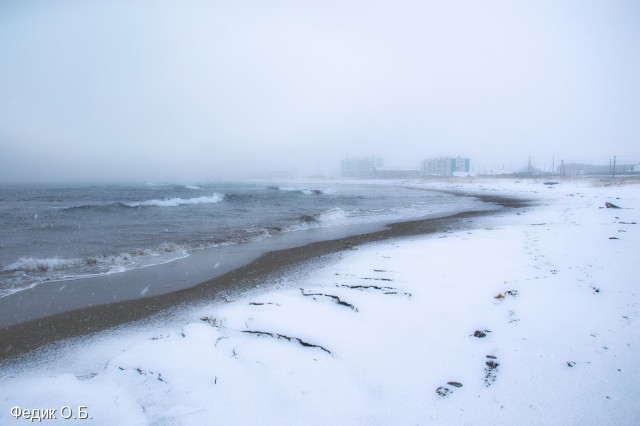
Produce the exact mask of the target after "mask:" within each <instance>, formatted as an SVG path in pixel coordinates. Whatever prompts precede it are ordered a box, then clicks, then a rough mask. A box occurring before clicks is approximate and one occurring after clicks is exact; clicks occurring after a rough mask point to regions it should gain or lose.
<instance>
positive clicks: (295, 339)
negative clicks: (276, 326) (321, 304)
mask: <svg viewBox="0 0 640 426" xmlns="http://www.w3.org/2000/svg"><path fill="white" fill-rule="evenodd" d="M242 332H243V333H249V334H255V335H258V336H267V337H272V338H274V339H284V340H287V341H289V342H296V343H298V344H299V345H302V346H304V347H305V348H318V349H322V350H323V351H325V352H326V353H328V354H330V355H331V351H330V350H329V349H327V348H325V347H323V346H320V345H314V344H313V343H309V342H305V341H304V340H302V339H300V338H298V337H291V336H285V335H284V334H278V333H269V332H268V331H257V330H242Z"/></svg>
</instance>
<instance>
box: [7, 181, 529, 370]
mask: <svg viewBox="0 0 640 426" xmlns="http://www.w3.org/2000/svg"><path fill="white" fill-rule="evenodd" d="M436 191H437V190H436ZM447 192H449V193H454V192H455V194H454V195H458V196H468V197H474V198H477V199H479V200H481V201H483V202H486V203H494V204H498V205H500V206H501V207H500V208H497V209H489V210H479V211H467V212H461V213H456V214H453V215H449V216H445V217H440V218H428V219H419V220H412V221H405V222H397V223H392V224H389V225H387V227H386V228H385V229H383V230H380V231H374V232H369V233H363V234H357V235H353V236H348V237H342V238H337V239H332V240H324V241H316V242H311V243H308V244H304V245H302V246H296V247H292V248H285V249H280V250H274V251H268V252H266V253H264V254H262V255H260V256H259V257H258V258H257V259H254V260H252V261H250V262H249V263H247V264H245V265H243V266H240V267H238V268H235V269H232V270H230V271H229V272H226V273H223V274H221V275H219V276H217V277H215V278H213V279H209V280H206V281H204V282H201V283H199V284H197V285H195V286H193V287H189V288H186V289H182V290H178V291H174V292H169V293H165V294H160V295H157V296H151V297H140V298H135V299H132V300H126V301H120V302H116V303H107V304H101V305H96V306H88V307H84V308H80V309H76V310H72V311H68V312H62V313H58V314H55V315H52V316H47V317H44V318H38V319H34V320H30V321H26V322H20V323H17V324H12V325H9V326H6V327H3V328H0V342H3V343H2V349H1V350H0V362H5V361H11V360H12V359H14V358H15V357H18V356H20V355H23V354H26V353H28V352H31V351H34V350H37V349H40V348H43V347H45V346H48V345H50V344H54V343H56V342H58V341H62V340H65V339H69V338H76V337H82V336H86V335H89V334H92V333H96V332H100V331H104V330H107V329H110V328H114V327H117V326H121V325H124V324H128V323H132V322H135V321H140V320H144V319H146V318H150V317H152V316H156V315H158V314H165V313H167V312H169V311H170V310H172V309H177V308H180V307H182V306H186V305H188V304H190V303H199V302H203V301H208V300H215V299H216V298H219V297H220V296H221V295H223V294H224V293H225V292H228V291H239V292H244V291H247V290H250V289H252V288H254V287H255V283H256V282H259V281H261V280H264V279H265V278H267V277H271V276H274V275H278V274H281V273H284V272H285V271H286V270H288V269H290V268H292V267H295V266H296V265H302V264H304V263H306V262H309V261H313V259H317V258H320V257H321V256H324V255H328V254H333V253H337V252H340V251H344V250H347V249H350V248H353V247H354V246H357V245H361V244H366V243H371V242H376V241H382V240H387V239H390V238H395V237H405V236H414V235H423V234H431V233H437V232H442V231H445V230H452V229H463V228H465V224H464V223H463V220H465V219H471V218H474V217H480V216H487V215H495V214H497V213H499V212H501V211H505V210H507V209H515V208H522V207H525V206H528V205H530V203H531V202H532V201H533V200H531V199H524V198H515V197H512V196H501V195H496V194H492V195H488V194H475V193H474V194H471V193H468V192H465V191H460V192H458V191H447Z"/></svg>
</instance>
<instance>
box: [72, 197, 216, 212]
mask: <svg viewBox="0 0 640 426" xmlns="http://www.w3.org/2000/svg"><path fill="white" fill-rule="evenodd" d="M222 200H224V195H222V194H218V193H213V195H211V196H210V197H196V198H165V199H153V200H146V201H132V202H126V203H124V202H115V203H104V204H83V205H81V206H72V207H65V208H62V209H60V210H64V211H72V210H100V209H113V208H116V209H117V208H131V207H177V206H184V205H192V204H217V203H219V202H221V201H222Z"/></svg>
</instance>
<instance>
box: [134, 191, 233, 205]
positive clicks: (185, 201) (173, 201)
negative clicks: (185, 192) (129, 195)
mask: <svg viewBox="0 0 640 426" xmlns="http://www.w3.org/2000/svg"><path fill="white" fill-rule="evenodd" d="M223 199H224V195H221V194H217V193H214V194H213V195H212V196H210V197H197V198H166V199H164V200H147V201H138V202H133V203H124V205H125V206H128V207H146V206H155V207H177V206H184V205H190V204H217V203H219V202H220V201H222V200H223Z"/></svg>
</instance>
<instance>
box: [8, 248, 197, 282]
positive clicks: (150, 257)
mask: <svg viewBox="0 0 640 426" xmlns="http://www.w3.org/2000/svg"><path fill="white" fill-rule="evenodd" d="M186 255H187V250H186V248H185V247H183V246H180V245H177V244H175V243H163V244H161V245H160V246H158V247H156V248H153V249H142V250H132V251H130V252H125V253H119V254H107V255H101V256H92V257H87V258H83V259H80V258H69V259H66V258H60V257H52V258H34V257H21V258H20V259H18V260H17V261H15V262H13V263H11V264H10V265H7V266H4V267H3V268H2V269H0V271H2V272H9V273H25V274H45V273H51V272H56V271H60V272H65V273H73V274H78V273H80V274H103V273H110V272H120V271H123V270H125V269H130V268H131V267H141V266H149V265H152V264H158V263H165V262H167V261H171V260H175V259H179V258H182V257H185V256H186ZM65 277H66V275H59V274H58V275H55V276H52V277H50V279H51V278H53V279H56V278H57V279H61V278H65Z"/></svg>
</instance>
